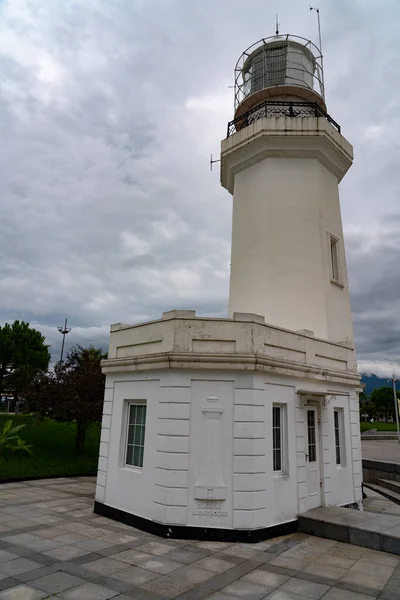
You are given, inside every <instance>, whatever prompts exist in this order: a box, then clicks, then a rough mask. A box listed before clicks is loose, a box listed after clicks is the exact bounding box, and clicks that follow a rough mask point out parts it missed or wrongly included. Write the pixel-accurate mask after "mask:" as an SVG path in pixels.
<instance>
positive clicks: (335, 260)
mask: <svg viewBox="0 0 400 600" xmlns="http://www.w3.org/2000/svg"><path fill="white" fill-rule="evenodd" d="M329 251H330V261H331V279H332V281H335V282H336V283H341V281H340V267H339V240H338V239H337V238H335V237H333V235H330V236H329Z"/></svg>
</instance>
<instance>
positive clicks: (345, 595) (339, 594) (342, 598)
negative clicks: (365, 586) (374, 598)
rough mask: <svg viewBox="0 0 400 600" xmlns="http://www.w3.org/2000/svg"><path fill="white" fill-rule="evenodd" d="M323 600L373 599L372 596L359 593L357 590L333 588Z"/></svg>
mask: <svg viewBox="0 0 400 600" xmlns="http://www.w3.org/2000/svg"><path fill="white" fill-rule="evenodd" d="M323 600H371V596H367V595H365V594H358V593H357V592H351V591H348V590H340V589H338V588H332V589H330V590H329V592H327V593H326V594H325V596H324V597H323Z"/></svg>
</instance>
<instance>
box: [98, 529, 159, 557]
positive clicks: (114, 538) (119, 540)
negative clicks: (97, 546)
mask: <svg viewBox="0 0 400 600" xmlns="http://www.w3.org/2000/svg"><path fill="white" fill-rule="evenodd" d="M140 539H141V538H140V537H139V536H134V535H127V534H125V533H109V534H108V535H105V536H104V537H101V538H100V540H101V541H103V542H111V545H112V544H114V545H115V546H116V545H117V544H130V543H131V542H135V541H139V540H140ZM144 552H150V550H144ZM152 554H156V553H155V552H153V553H152Z"/></svg>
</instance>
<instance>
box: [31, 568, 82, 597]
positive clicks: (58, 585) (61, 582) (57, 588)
mask: <svg viewBox="0 0 400 600" xmlns="http://www.w3.org/2000/svg"><path fill="white" fill-rule="evenodd" d="M30 583H31V585H32V586H33V587H35V588H38V589H39V590H43V591H45V592H47V593H48V594H58V593H59V592H63V591H65V590H67V589H69V588H72V587H76V586H78V585H81V584H83V583H85V582H84V581H83V580H82V579H80V578H79V577H75V576H74V575H70V574H69V573H63V572H62V571H57V573H53V574H52V575H45V577H39V578H38V579H34V580H33V581H31V582H30Z"/></svg>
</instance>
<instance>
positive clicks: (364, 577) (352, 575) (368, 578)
mask: <svg viewBox="0 0 400 600" xmlns="http://www.w3.org/2000/svg"><path fill="white" fill-rule="evenodd" d="M377 567H380V568H381V569H388V571H389V572H386V573H385V572H379V573H378V572H377ZM390 572H391V571H390V568H389V567H383V566H381V565H375V569H373V570H371V572H366V571H357V570H354V567H352V568H351V569H350V570H349V571H347V572H346V574H345V575H344V576H343V577H341V579H340V581H341V582H347V583H350V584H355V585H362V586H364V587H367V588H371V589H373V590H378V591H379V590H383V588H384V587H385V585H386V583H387V582H388V579H389V577H390Z"/></svg>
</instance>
